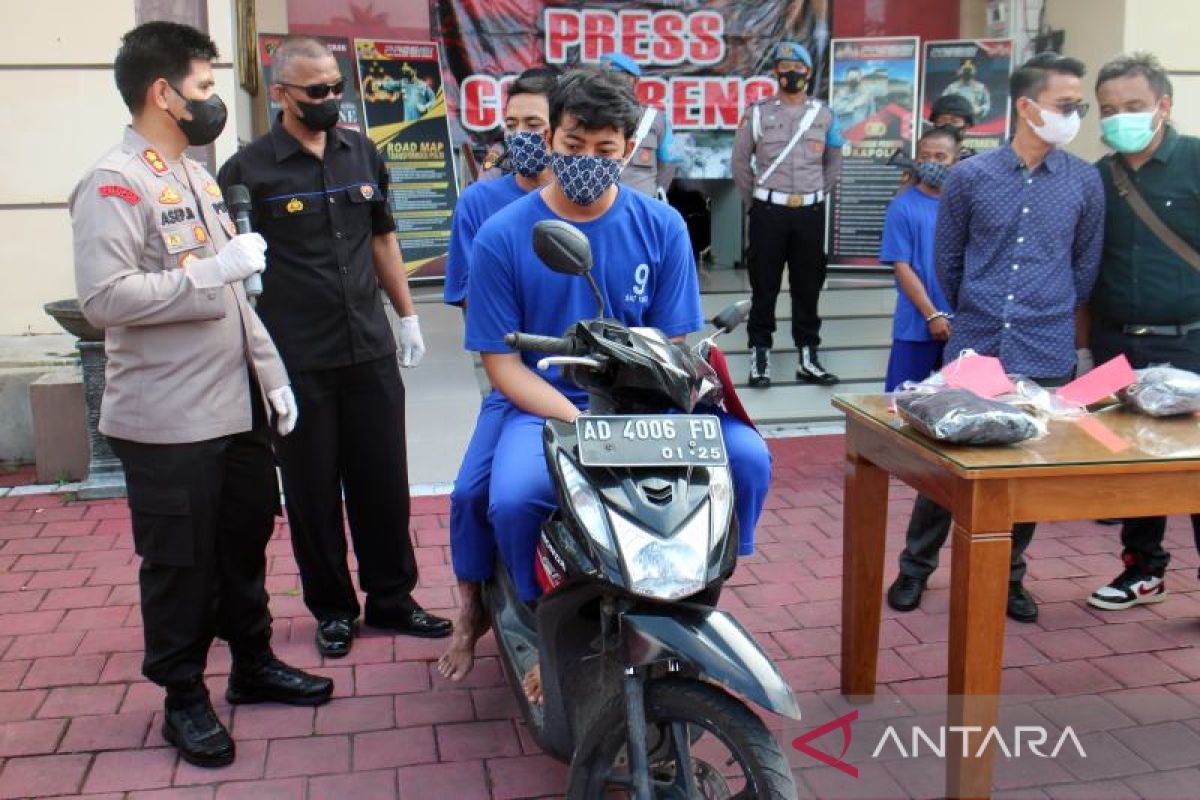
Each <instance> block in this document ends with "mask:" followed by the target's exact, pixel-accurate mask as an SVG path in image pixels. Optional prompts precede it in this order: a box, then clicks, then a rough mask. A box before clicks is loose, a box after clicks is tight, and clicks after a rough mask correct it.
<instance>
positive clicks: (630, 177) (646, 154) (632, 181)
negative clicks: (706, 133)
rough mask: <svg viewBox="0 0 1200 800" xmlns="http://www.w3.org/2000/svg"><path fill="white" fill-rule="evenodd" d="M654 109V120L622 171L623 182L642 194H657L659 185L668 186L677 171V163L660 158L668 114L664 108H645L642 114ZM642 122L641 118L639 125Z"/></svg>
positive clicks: (652, 195)
mask: <svg viewBox="0 0 1200 800" xmlns="http://www.w3.org/2000/svg"><path fill="white" fill-rule="evenodd" d="M651 110H653V111H654V121H653V122H652V124H651V125H650V130H649V131H648V132H647V133H646V135H645V137H643V138H642V141H641V142H639V143H638V148H637V150H634V151H633V156H632V157H631V158H630V159H629V163H628V164H627V165H626V166H625V169H624V170H623V171H622V172H621V183H622V184H624V185H625V186H628V187H629V188H630V189H636V190H637V191H639V192H641V193H642V194H647V195H650V196H651V197H654V196H656V194H657V193H658V189H659V187H662V188H664V189H665V188H666V187H667V184H669V183H670V182H671V177H672V176H673V175H674V172H675V165H674V164H669V163H666V162H662V161H660V160H659V158H658V149H659V146H660V145H661V144H662V143H663V140H664V139H665V138H666V134H667V115H666V113H665V112H663V111H662V109H648V108H643V109H642V114H643V115H645V114H648V113H650V111H651ZM640 124H641V122H640V120H639V125H640Z"/></svg>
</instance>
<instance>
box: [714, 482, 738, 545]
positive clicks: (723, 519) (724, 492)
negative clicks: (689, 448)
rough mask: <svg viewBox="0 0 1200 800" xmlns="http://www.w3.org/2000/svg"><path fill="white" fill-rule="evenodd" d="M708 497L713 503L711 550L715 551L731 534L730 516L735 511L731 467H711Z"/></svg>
mask: <svg viewBox="0 0 1200 800" xmlns="http://www.w3.org/2000/svg"><path fill="white" fill-rule="evenodd" d="M708 497H709V499H710V500H711V501H712V539H711V540H710V541H711V549H713V550H715V549H717V548H718V547H720V546H721V543H722V542H724V541H725V535H726V534H727V533H729V514H730V511H731V510H732V509H733V477H732V475H731V473H730V472H729V467H709V469H708Z"/></svg>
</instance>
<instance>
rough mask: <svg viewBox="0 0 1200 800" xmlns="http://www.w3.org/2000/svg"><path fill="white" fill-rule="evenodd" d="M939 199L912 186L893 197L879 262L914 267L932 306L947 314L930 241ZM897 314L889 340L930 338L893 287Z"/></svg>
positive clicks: (905, 297) (922, 318) (920, 319)
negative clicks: (898, 263)
mask: <svg viewBox="0 0 1200 800" xmlns="http://www.w3.org/2000/svg"><path fill="white" fill-rule="evenodd" d="M937 213H938V198H936V197H932V196H930V195H928V194H926V193H925V192H922V191H921V190H920V189H918V188H916V187H915V186H914V187H911V188H909V189H906V190H905V191H903V192H901V193H900V194H898V195H896V198H895V199H894V200H892V202H891V204H890V205H889V206H888V210H887V217H886V218H885V219H884V222H883V241H882V243H881V244H880V246H879V260H880V261H882V262H883V263H885V264H894V263H896V262H897V261H903V262H904V263H906V264H908V265H909V266H911V267H912V268H913V272H915V273H917V277H918V278H920V280H921V285H922V286H924V287H925V291H926V292H927V293H928V294H929V299H930V301H931V302H932V303H933V307H934V308H936V309H937V310H938V311H948V310H949V309H950V305H949V304H948V303H947V302H946V298H945V296H944V295H943V294H942V287H941V285H940V284H938V279H937V272H936V270H935V268H934V259H933V241H934V230H935V229H936V227H937ZM896 288H897V290H898V291H897V294H896V314H895V316H894V317H893V318H892V338H893V339H903V340H904V341H908V342H926V341H930V340H932V339H933V336H931V335H930V333H929V325H928V323H926V322H925V316H924V315H923V314H922V313H921V312H920V311H919V310H917V307H916V306H914V305H913V303H912V301H911V300H909V299H908V295H906V294H905V293H904V291H903V290H901V289H900V287H899V284H897V286H896Z"/></svg>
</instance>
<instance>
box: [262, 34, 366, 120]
mask: <svg viewBox="0 0 1200 800" xmlns="http://www.w3.org/2000/svg"><path fill="white" fill-rule="evenodd" d="M285 38H287V37H285V36H283V35H281V34H278V33H260V34H259V35H258V60H259V66H260V67H261V72H262V75H263V85H264V86H268V85H270V84H271V82H272V80H273V77H274V76H273V75H272V73H271V62H272V57H273V56H274V54H275V48H276V47H278V46H279V43H280V42H282V41H283V40H284V39H285ZM313 38H314V39H316V40H317V41H319V42H321V43H322V44H324V45H325V46H326V47H328V48H329V52H331V53H333V57H334V58H335V59H336V60H337V64H338V71H340V72H341V73H342V77H343V78H345V79H346V91H345V92H344V93H343V94H342V103H341V105H340V106H339V108H338V117H339V118H340V119H339V121H338V124H339V125H341V126H342V127H345V128H350V129H351V130H356V131H357V130H362V110H361V108H360V106H359V102H358V80H357V79H358V70H357V69H356V68H355V66H354V55H353V54H352V53H351V52H350V40H349V39H345V38H343V37H341V36H314V37H313ZM260 94H261V95H262V96H263V98H265V100H266V103H267V114H268V122H270V123H271V124H274V122H275V117H276V116H277V115H278V114H279V103H277V102H275V100H274V99H272V97H271V93H270V92H260Z"/></svg>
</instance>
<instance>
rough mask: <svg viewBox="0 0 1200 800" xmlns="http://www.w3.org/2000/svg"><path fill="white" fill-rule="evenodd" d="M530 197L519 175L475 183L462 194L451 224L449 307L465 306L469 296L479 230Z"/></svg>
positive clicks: (446, 297)
mask: <svg viewBox="0 0 1200 800" xmlns="http://www.w3.org/2000/svg"><path fill="white" fill-rule="evenodd" d="M525 194H526V192H525V190H524V189H522V188H521V187H520V185H519V184H518V183H517V176H516V175H512V174H510V175H505V176H504V177H503V178H498V179H497V180H484V181H475V183H472V184H471V185H470V186H468V187H467V188H466V189H464V190H463V193H462V194H461V195H459V198H458V204H457V205H456V206H455V208H454V219H453V221H452V222H451V223H450V252H449V254H448V255H447V257H446V287H445V289H444V290H443V292H442V299H443V302H445V303H446V304H448V305H452V306H458V305H462V302H463V300H464V299H465V298H466V296H467V283H468V279H469V277H470V274H471V247H472V245H473V243H474V241H475V235H476V234H477V233H478V232H479V228H480V227H481V226H482V225H483V223H484V222H486V221H487V219H488V217H490V216H491V215H492V214H495V213H496V212H497V211H499V210H500V209H502V208H504V207H505V206H506V205H508V204H509V203H511V202H512V201H514V200H519V199H520V198H522V197H524V196H525Z"/></svg>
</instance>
